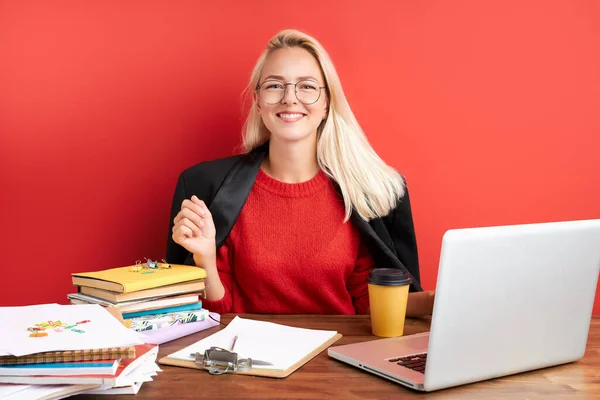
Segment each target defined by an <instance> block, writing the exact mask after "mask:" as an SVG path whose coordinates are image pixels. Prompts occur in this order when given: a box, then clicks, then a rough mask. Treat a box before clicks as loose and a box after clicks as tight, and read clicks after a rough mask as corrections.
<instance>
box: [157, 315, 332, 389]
mask: <svg viewBox="0 0 600 400" xmlns="http://www.w3.org/2000/svg"><path fill="white" fill-rule="evenodd" d="M238 335H239V337H240V340H237V339H238ZM341 337H342V335H341V334H340V333H339V332H336V331H323V330H315V329H304V328H297V327H290V326H286V325H280V324H275V323H272V322H263V321H257V320H248V319H244V318H240V317H238V316H236V317H235V318H234V319H233V320H232V321H231V322H230V323H229V324H228V326H227V327H225V328H224V329H222V330H220V331H218V332H216V333H214V334H212V335H210V336H207V337H205V338H203V339H201V340H200V341H198V342H196V343H193V344H191V345H189V346H187V347H184V348H182V349H180V350H178V351H176V352H174V353H171V354H169V355H167V356H166V357H163V358H161V359H160V360H158V363H159V364H163V365H171V366H175V367H184V368H192V369H200V370H204V371H207V373H211V374H220V373H225V372H227V373H233V374H239V375H253V376H263V377H269V378H285V377H287V376H289V375H290V374H291V373H292V372H294V371H296V370H297V369H298V368H300V367H301V366H302V365H304V364H306V363H307V362H308V361H310V360H311V359H313V358H314V357H316V356H317V355H318V354H319V353H321V352H322V351H323V350H325V349H327V348H328V347H329V346H331V345H332V344H334V343H335V342H337V341H338V340H339V339H340V338H341ZM244 339H245V340H244ZM236 341H237V343H238V347H240V349H239V350H238V347H236V350H235V351H234V350H233V347H234V346H235V344H236ZM243 342H245V345H244V343H243ZM223 346H227V347H228V348H225V347H223ZM238 352H239V355H240V357H238ZM282 354H285V356H283V358H282V357H281V355H282ZM243 356H245V357H250V358H241V357H243ZM263 357H265V358H263ZM271 357H272V358H271ZM261 360H264V361H261ZM269 361H270V362H273V363H274V365H266V364H265V363H266V362H269ZM267 364H269V363H267ZM258 365H260V367H257V366H258Z"/></svg>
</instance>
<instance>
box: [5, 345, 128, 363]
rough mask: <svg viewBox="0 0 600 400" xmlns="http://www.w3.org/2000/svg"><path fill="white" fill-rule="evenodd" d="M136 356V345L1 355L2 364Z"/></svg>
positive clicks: (114, 358) (112, 358)
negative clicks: (24, 354)
mask: <svg viewBox="0 0 600 400" xmlns="http://www.w3.org/2000/svg"><path fill="white" fill-rule="evenodd" d="M118 358H135V346H124V347H109V348H105V349H91V350H65V351H50V352H45V353H35V354H29V355H26V356H20V357H16V356H0V365H22V364H45V363H61V362H73V361H96V360H116V359H118Z"/></svg>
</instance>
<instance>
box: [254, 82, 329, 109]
mask: <svg viewBox="0 0 600 400" xmlns="http://www.w3.org/2000/svg"><path fill="white" fill-rule="evenodd" d="M265 82H281V81H278V80H277V79H266V80H264V81H263V83H258V84H256V91H257V92H258V93H259V94H258V96H259V97H260V98H261V100H262V101H265V100H264V99H263V98H262V96H261V95H260V88H261V86H262V85H264V84H265ZM300 82H313V81H311V80H309V79H304V80H301V81H298V82H296V83H282V84H283V87H284V89H283V96H281V100H283V99H285V95H286V93H287V87H288V86H290V85H291V86H294V96H296V100H298V101H299V102H300V103H302V104H304V105H306V106H309V105H311V104H315V103H316V102H317V101H319V99H320V98H321V90H322V89H326V88H327V85H325V86H317V88H319V97H317V99H316V100H315V101H313V102H312V103H305V102H303V101H302V100H300V99H299V98H298V90H297V89H298V84H299V83H300ZM315 84H317V85H319V84H318V83H317V82H315ZM281 100H279V101H278V102H275V103H267V102H266V101H265V103H267V104H270V105H273V104H277V103H281Z"/></svg>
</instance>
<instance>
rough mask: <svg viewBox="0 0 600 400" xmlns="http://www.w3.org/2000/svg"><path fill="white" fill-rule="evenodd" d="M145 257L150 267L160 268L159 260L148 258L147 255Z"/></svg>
mask: <svg viewBox="0 0 600 400" xmlns="http://www.w3.org/2000/svg"><path fill="white" fill-rule="evenodd" d="M144 259H145V260H146V265H147V266H148V268H151V269H156V268H158V261H152V260H150V259H147V258H146V257H144Z"/></svg>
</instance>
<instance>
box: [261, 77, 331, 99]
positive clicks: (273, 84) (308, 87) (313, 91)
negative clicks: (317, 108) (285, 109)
mask: <svg viewBox="0 0 600 400" xmlns="http://www.w3.org/2000/svg"><path fill="white" fill-rule="evenodd" d="M288 86H293V87H294V92H295V94H296V98H297V99H298V101H299V102H300V103H302V104H314V103H316V102H317V101H319V98H320V97H321V89H325V87H326V86H319V84H318V83H316V82H314V81H300V82H296V83H283V82H281V81H277V80H274V79H273V80H272V79H268V80H266V81H264V82H263V83H261V84H259V85H257V87H256V90H258V93H259V94H260V98H261V99H262V101H264V102H265V103H267V104H277V103H279V102H281V100H283V98H284V97H285V91H286V89H287V87H288Z"/></svg>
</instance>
